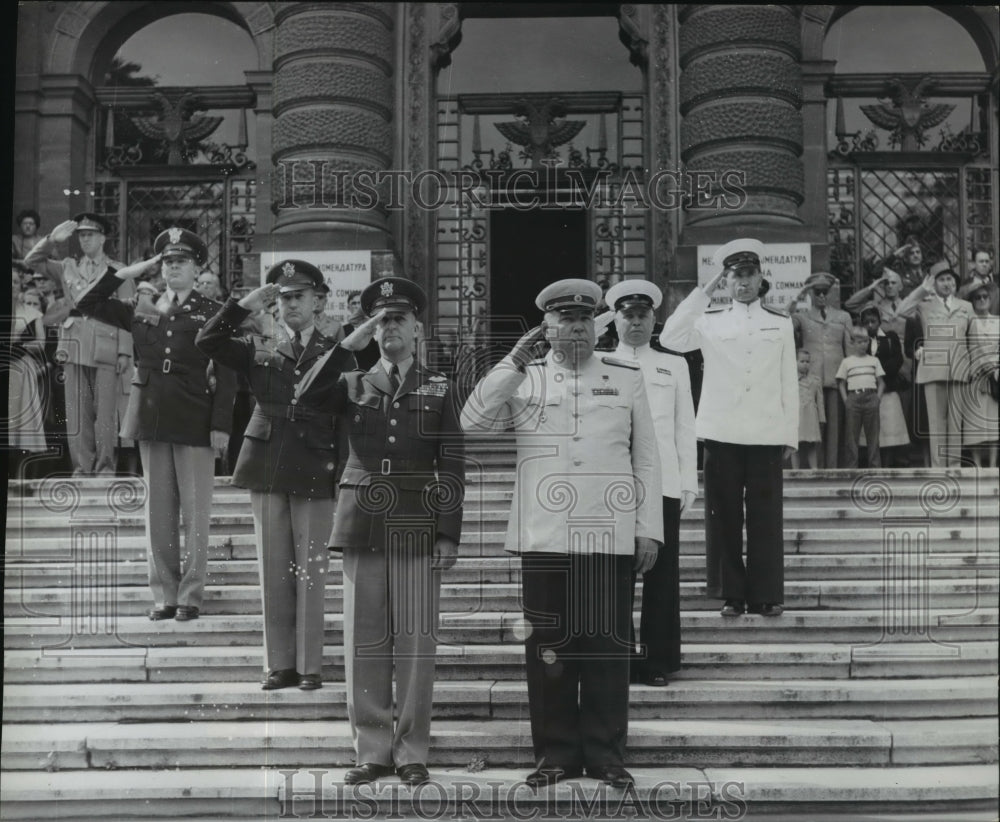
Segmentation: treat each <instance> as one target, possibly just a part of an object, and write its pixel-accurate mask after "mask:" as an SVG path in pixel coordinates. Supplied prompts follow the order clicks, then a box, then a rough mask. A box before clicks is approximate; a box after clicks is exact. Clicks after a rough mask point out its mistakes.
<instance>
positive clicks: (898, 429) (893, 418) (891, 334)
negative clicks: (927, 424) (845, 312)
mask: <svg viewBox="0 0 1000 822" xmlns="http://www.w3.org/2000/svg"><path fill="white" fill-rule="evenodd" d="M858 317H859V319H860V320H861V325H862V326H863V327H864V329H865V330H866V331H867V332H868V353H869V354H872V355H873V356H875V357H878V361H879V362H880V363H882V370H883V371H884V372H885V391H884V393H883V394H882V401H881V403H879V427H878V436H879V452H880V454H881V458H882V465H883V466H884V467H887V468H888V467H899V466H907V465H909V459H908V458H907V454H908V453H909V448H910V435H909V433H908V432H907V428H906V417H905V416H904V415H903V404H902V401H901V400H900V396H899V391H900V389H902V388H906V387H908V384H909V383H908V382H907V380H906V377H905V375H903V374H902V373H901V369H902V366H903V344H902V343H901V342H900V341H899V336H898V335H897V334H896V332H895V331H893V330H892V329H885V328H883V327H882V320H883V315H882V309H881V308H880V307H879V306H878V305H876V304H875V303H873V302H870V303H867V304H866V305H864V306H862V308H861V310H860V311H859V312H858ZM861 444H862V445H866V444H867V443H866V442H865V440H864V432H862V442H861Z"/></svg>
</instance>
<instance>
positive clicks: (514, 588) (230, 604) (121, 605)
mask: <svg viewBox="0 0 1000 822" xmlns="http://www.w3.org/2000/svg"><path fill="white" fill-rule="evenodd" d="M15 580H16V575H15V577H14V579H12V580H9V581H8V582H7V588H6V590H5V591H4V616H5V618H10V617H25V616H34V617H46V616H69V615H72V614H79V613H81V612H83V613H90V614H93V613H101V614H108V615H115V616H139V615H142V614H144V613H145V612H146V611H147V610H148V609H149V607H150V605H151V602H150V594H149V591H148V590H147V588H146V587H145V586H139V585H136V586H132V587H125V586H122V585H112V584H104V585H97V586H82V585H75V584H72V583H71V584H70V585H68V586H66V587H54V588H28V587H23V588H11V585H12V583H13V582H14V581H15ZM784 587H785V600H784V602H785V606H786V607H787V608H788V609H789V610H792V611H804V610H812V609H830V608H832V609H837V610H844V609H850V608H862V609H872V608H879V607H883V606H884V607H889V608H892V607H894V603H897V602H898V603H899V607H904V606H906V607H915V605H916V604H918V603H916V602H915V600H916V598H917V597H919V598H920V602H919V606H920V607H921V608H931V609H936V610H941V609H955V610H958V609H962V608H970V609H971V608H976V607H982V608H991V607H992V608H996V607H997V605H998V602H1000V599H998V594H1000V579H998V578H997V577H995V576H994V577H988V576H986V575H982V576H980V577H978V578H971V579H928V580H922V581H917V580H914V581H912V582H904V583H890V584H886V583H883V582H882V581H881V580H867V579H857V580H831V581H829V582H828V581H815V580H790V581H788V582H786V583H785V586H784ZM680 595H681V608H682V609H685V610H715V609H717V608H718V606H719V603H718V601H717V600H714V599H710V598H709V597H708V595H707V593H706V587H705V585H704V583H701V582H682V583H681V584H680ZM641 599H642V597H641V592H637V594H636V602H641ZM441 603H442V604H441V609H442V611H445V612H449V613H478V612H481V611H508V612H518V611H520V610H521V587H520V585H519V584H518V583H510V582H508V583H489V584H481V583H478V582H475V583H451V582H445V583H443V584H442V586H441ZM342 604H343V588H342V586H340V585H334V584H328V585H327V586H326V605H327V609H328V610H331V611H340V610H341V609H342ZM202 610H203V611H204V612H205V613H206V614H259V613H260V612H261V601H260V586H259V585H235V584H226V585H221V586H219V585H209V586H206V588H205V591H204V601H203V605H202Z"/></svg>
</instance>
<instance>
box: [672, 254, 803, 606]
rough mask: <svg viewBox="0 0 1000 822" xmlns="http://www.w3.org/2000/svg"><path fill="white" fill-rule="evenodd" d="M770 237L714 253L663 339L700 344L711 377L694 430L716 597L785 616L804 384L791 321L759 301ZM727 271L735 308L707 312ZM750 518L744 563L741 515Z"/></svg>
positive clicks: (676, 345)
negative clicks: (786, 476) (711, 267)
mask: <svg viewBox="0 0 1000 822" xmlns="http://www.w3.org/2000/svg"><path fill="white" fill-rule="evenodd" d="M763 256H764V245H763V243H761V242H760V241H758V240H753V239H749V238H747V239H739V240H733V241H731V242H729V243H726V244H725V245H724V246H722V248H720V249H719V250H718V251H717V252H716V253H715V256H714V258H713V262H714V263H715V265H717V266H718V267H719V273H718V274H716V275H715V277H713V278H712V279H711V280H710V281H709V282H708V284H707V285H705V287H704V288H695V289H694V291H692V292H691V293H690V294H689V295H688V296H687V297H686V298H685V299H684V300H683V301H682V302H681V304H680V305H678V306H677V309H676V310H675V311H674V313H673V314H671V315H670V316H669V317H668V318H667V321H666V322H665V323H664V325H663V331H662V332H661V333H660V343H661V344H662V345H663V346H665V347H667V348H672V349H674V350H676V351H687V350H689V349H691V348H701V353H702V355H703V356H704V358H705V379H704V383H703V384H702V391H701V401H700V402H699V404H698V414H697V417H696V420H695V429H696V431H697V434H698V437H699V439H702V440H704V442H705V468H704V481H705V536H706V545H705V560H706V566H707V568H706V571H707V585H708V595H709V596H711V597H714V598H716V599H722V600H725V604H724V605H723V606H722V611H721V613H722V615H723V616H725V617H736V616H739V615H741V614H743V613H744V612H745V611H746V610H747V609H748V607H749V610H750V611H751V612H753V613H759V614H762V615H763V616H772V617H773V616H780V615H781V613H782V612H783V607H782V601H783V599H784V546H783V544H782V536H783V535H782V531H783V524H782V501H783V500H782V490H783V477H782V460H783V458H784V456H785V455H786V454H789V453H791V452H793V451H795V450H796V449H797V448H798V440H799V389H798V371H797V368H796V365H795V334H794V332H793V330H792V321H791V320H790V319H789V318H788V317H787V316H786V315H785V314H783V313H782V312H780V311H777V310H775V309H772V308H769V307H768V306H765V305H763V304H762V303H761V301H760V294H761V288H762V284H763V283H764V279H763V274H762V272H761V258H762V257H763ZM723 277H728V279H729V293H730V296H731V297H732V303H731V304H730V305H729V306H725V307H720V308H717V309H712V310H708V311H706V309H707V308H708V307H709V304H710V303H711V301H712V292H713V291H714V290H715V288H716V286H717V285H718V284H719V281H720V280H721V279H722V278H723ZM744 521H745V522H746V531H747V551H746V564H744V561H743V523H744Z"/></svg>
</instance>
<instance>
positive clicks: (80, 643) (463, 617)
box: [4, 607, 998, 650]
mask: <svg viewBox="0 0 1000 822" xmlns="http://www.w3.org/2000/svg"><path fill="white" fill-rule="evenodd" d="M636 618H637V617H636ZM997 624H998V615H997V612H996V609H995V608H991V607H980V608H978V609H976V610H973V611H967V610H966V611H957V612H956V611H927V612H924V613H923V615H922V618H921V620H920V621H919V622H916V621H912V622H900V624H890V622H889V617H888V616H887V614H886V612H885V611H884V610H882V609H877V610H859V611H834V610H826V611H809V612H796V611H786V612H785V614H784V616H782V617H781V618H780V619H770V618H764V617H761V616H757V615H753V614H747V615H745V616H743V617H741V618H738V619H732V618H726V617H722V616H721V615H720V614H719V612H718V611H717V610H701V611H682V612H681V630H682V633H683V636H684V638H685V642H686V643H688V642H694V643H697V644H703V645H708V644H711V643H722V644H728V643H730V642H732V641H733V640H734V638H735V639H739V640H740V641H743V642H779V643H790V642H796V641H802V642H846V643H852V644H854V645H870V644H873V643H877V642H879V641H880V640H884V639H885V638H888V639H889V640H892V641H894V642H910V643H923V642H935V641H936V642H944V643H950V642H964V641H975V640H984V639H991V638H995V637H996V636H997ZM4 627H5V631H6V647H7V648H8V649H23V650H27V649H32V648H34V649H46V648H48V649H53V650H55V649H59V648H67V647H73V648H78V649H85V648H92V649H100V648H109V647H116V646H117V647H145V646H158V647H163V646H170V645H183V646H197V645H203V646H211V645H231V646H243V645H249V646H260V645H261V644H262V642H263V639H262V619H261V617H260V615H259V613H258V614H243V615H234V614H210V613H206V614H204V615H203V616H202V617H201V618H200V619H199V620H197V621H196V622H191V623H187V624H184V623H177V622H174V621H170V620H167V621H165V622H150V621H149V620H148V619H146V618H145V617H144V616H122V615H109V616H108V617H106V618H99V617H98V616H95V615H91V616H84V615H83V614H81V613H77V614H75V615H74V616H73V617H72V618H70V617H55V618H45V617H9V618H8V619H7V620H6V624H5V626H4ZM324 628H325V634H326V641H327V642H328V643H329V644H337V643H340V642H342V639H343V616H342V615H341V614H340V613H336V612H331V613H327V614H326V616H325V623H324ZM438 637H439V639H440V641H442V642H445V643H451V644H456V645H466V644H468V645H474V644H487V645H488V644H495V643H498V642H499V643H513V644H519V643H521V642H523V637H524V629H523V620H522V618H521V614H520V613H518V612H515V611H492V612H491V611H474V612H471V613H465V614H460V613H450V612H447V611H446V612H444V613H442V614H441V620H440V627H439V629H438Z"/></svg>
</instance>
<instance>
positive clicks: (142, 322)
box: [78, 228, 236, 621]
mask: <svg viewBox="0 0 1000 822" xmlns="http://www.w3.org/2000/svg"><path fill="white" fill-rule="evenodd" d="M153 251H154V252H155V256H154V257H152V258H151V259H149V260H145V261H142V262H139V263H134V264H132V265H130V266H128V267H127V268H122V269H120V270H118V271H115V270H114V269H109V270H108V272H107V273H106V274H105V275H104V276H103V277H101V279H99V280H98V281H97V282H96V283H95V284H94V285H93V286H92V287H91V288H90V290H89V291H87V292H86V293H85V294H84V295H82V296H81V297H80V300H79V303H78V307H79V309H80V311H81V312H82V313H83V314H85V315H87V316H92V317H95V318H97V319H99V320H101V321H103V322H106V323H109V324H111V325H114V326H116V327H118V328H121V329H126V330H127V329H131V331H132V339H133V341H134V343H135V354H136V363H135V379H134V381H133V383H132V391H131V393H130V394H129V404H128V411H127V412H126V415H125V421H124V422H123V423H122V432H121V433H122V436H123V437H129V438H131V439H135V440H138V442H139V455H140V456H141V458H142V470H143V475H144V476H145V478H146V483H147V485H148V486H149V493H148V495H147V497H146V535H147V538H148V539H149V585H150V588H151V589H152V591H153V600H154V603H155V604H154V607H153V608H152V609H151V610H150V611H149V612H148V616H149V618H150V619H152V620H162V619H174V618H176V619H177V620H179V621H186V620H190V619H197V618H198V616H199V614H200V611H201V604H202V596H203V593H204V588H205V577H206V573H207V569H208V530H209V521H210V514H211V508H212V487H213V485H214V476H213V474H214V471H213V466H214V462H215V455H216V452H222V451H224V449H225V445H226V443H227V442H228V440H229V430H230V428H231V426H232V418H233V396H234V394H235V391H236V376H235V374H234V373H233V372H232V371H230V370H229V369H228V368H223V367H221V366H217V365H216V366H212V367H210V365H211V363H212V361H211V360H210V359H209V358H208V357H207V356H206V355H205V354H203V353H202V352H201V351H199V350H198V349H197V347H196V346H195V342H194V340H195V335H196V334H197V333H198V331H199V330H200V329H201V327H202V326H203V325H204V324H205V323H206V322H207V321H208V319H209V317H211V316H212V315H213V314H215V313H216V311H218V309H219V304H218V303H217V302H215V301H214V300H210V299H209V298H208V297H205V296H203V295H201V294H199V293H198V292H197V291H195V290H194V283H195V279H196V278H197V276H198V265H199V264H204V262H205V257H206V256H207V248H206V247H205V244H204V243H203V242H202V240H201V238H200V237H198V236H197V235H196V234H193V233H192V232H190V231H187V230H185V229H181V228H168V229H167V230H166V231H164V232H162V233H161V234H160V235H159V236H157V238H156V240H155V241H154V243H153ZM161 260H162V270H163V278H164V280H165V281H166V285H167V288H166V291H165V292H164V293H163V294H162V295H161V296H160V297H159V299H157V301H156V302H155V303H152V301H151V300H150V299H149V298H148V297H142V298H141V299H133V300H116V299H113V298H112V295H113V294H114V293H115V291H116V290H117V289H118V288H119V287H120V286H121V284H122V283H123V282H124V281H126V280H132V279H135V278H137V277H139V276H140V275H141V274H142V273H143V272H144V271H146V270H148V269H150V268H152V267H153V266H155V265H157V264H158V263H160V261H161ZM213 370H214V379H215V384H214V387H213V385H212V383H211V381H210V377H211V376H212V374H211V373H210V372H211V371H213ZM182 515H183V521H184V542H183V547H182V545H181V534H180V522H181V517H182Z"/></svg>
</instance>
